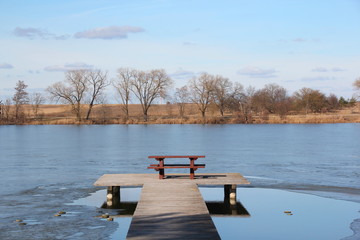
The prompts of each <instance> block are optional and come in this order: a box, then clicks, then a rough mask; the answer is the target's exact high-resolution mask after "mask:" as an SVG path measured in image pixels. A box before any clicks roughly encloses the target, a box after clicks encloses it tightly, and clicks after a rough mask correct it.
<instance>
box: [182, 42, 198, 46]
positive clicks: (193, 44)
mask: <svg viewBox="0 0 360 240" xmlns="http://www.w3.org/2000/svg"><path fill="white" fill-rule="evenodd" d="M183 45H184V46H196V43H193V42H183Z"/></svg>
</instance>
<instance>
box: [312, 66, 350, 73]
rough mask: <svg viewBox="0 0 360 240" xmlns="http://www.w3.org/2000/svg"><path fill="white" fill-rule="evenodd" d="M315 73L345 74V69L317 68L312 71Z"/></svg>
mask: <svg viewBox="0 0 360 240" xmlns="http://www.w3.org/2000/svg"><path fill="white" fill-rule="evenodd" d="M312 71H313V72H343V71H345V69H343V68H340V67H333V68H331V69H330V68H325V67H317V68H314V69H312Z"/></svg>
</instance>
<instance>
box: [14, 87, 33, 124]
mask: <svg viewBox="0 0 360 240" xmlns="http://www.w3.org/2000/svg"><path fill="white" fill-rule="evenodd" d="M27 87H28V86H27V85H26V84H25V83H24V81H20V80H19V81H18V82H17V83H16V87H15V94H14V96H13V102H14V105H15V118H16V119H19V118H20V117H23V115H24V113H23V111H22V107H23V105H24V104H27V103H28V102H29V96H28V95H29V94H28V93H27V92H26V90H25V89H26V88H27Z"/></svg>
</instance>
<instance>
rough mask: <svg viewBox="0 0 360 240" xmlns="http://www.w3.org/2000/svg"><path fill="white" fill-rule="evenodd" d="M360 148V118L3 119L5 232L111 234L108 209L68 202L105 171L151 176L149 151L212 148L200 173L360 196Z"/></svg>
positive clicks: (0, 200) (1, 211)
mask: <svg viewBox="0 0 360 240" xmlns="http://www.w3.org/2000/svg"><path fill="white" fill-rule="evenodd" d="M358 146H360V124H321V125H291V124H289V125H148V126H147V125H106V126H0V153H1V155H0V170H1V173H2V177H1V179H2V184H1V186H0V232H1V233H0V238H1V239H14V238H21V237H22V236H31V238H35V239H36V238H37V239H44V238H54V239H56V238H58V239H100V238H102V239H105V238H106V236H108V237H110V236H111V234H112V232H114V231H115V230H116V229H118V224H117V223H116V222H105V221H101V220H99V219H98V218H96V217H95V216H96V215H98V214H100V213H101V212H102V211H103V210H102V209H99V208H95V207H92V206H88V205H82V204H79V205H67V204H68V203H71V202H73V201H74V200H76V199H81V198H84V197H87V196H89V194H90V193H93V192H95V191H96V190H97V188H94V187H93V186H92V183H93V182H95V181H96V179H97V178H98V177H100V176H101V175H103V174H105V173H152V172H153V171H151V170H147V169H146V166H147V165H148V164H149V161H151V160H149V159H147V156H149V155H178V154H179V155H182V154H184V155H188V154H201V155H206V158H205V159H203V160H201V161H202V162H204V163H206V168H205V169H200V170H198V171H201V172H240V173H242V174H243V175H245V176H246V177H247V178H248V179H249V180H250V181H251V182H252V184H253V186H254V187H261V188H273V189H274V188H275V189H292V190H297V191H305V192H310V193H313V194H316V195H320V196H325V197H330V198H334V199H335V198H336V199H343V200H349V201H352V202H360V193H359V192H360V187H359V182H360V174H359V173H360V148H359V147H358ZM199 161H200V160H199ZM172 172H183V171H181V170H174V171H172ZM65 208H66V209H68V211H69V212H71V214H69V215H67V216H66V217H64V218H54V216H53V215H54V213H56V212H57V211H60V210H62V209H65ZM341 208H342V207H341V206H340V209H341ZM355 213H356V214H357V212H355ZM17 218H22V219H25V220H27V221H28V223H29V225H26V226H19V225H18V224H15V223H14V222H13V221H14V219H17ZM355 218H357V217H355ZM30 223H31V224H30ZM339 224H340V223H339ZM342 224H343V225H344V226H345V227H346V228H347V229H350V228H349V225H350V224H351V221H350V222H343V223H342ZM30 226H31V227H30ZM350 235H351V234H350ZM343 237H345V236H343Z"/></svg>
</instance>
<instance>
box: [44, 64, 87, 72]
mask: <svg viewBox="0 0 360 240" xmlns="http://www.w3.org/2000/svg"><path fill="white" fill-rule="evenodd" d="M92 68H93V65H89V64H86V63H71V64H64V65H53V66H47V67H45V68H44V70H45V71H48V72H66V71H70V70H77V69H92Z"/></svg>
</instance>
